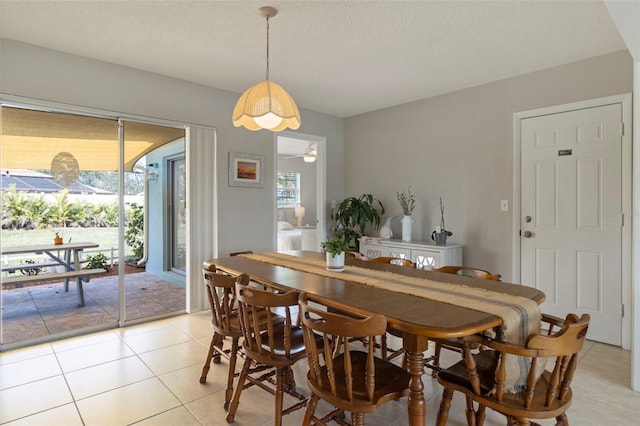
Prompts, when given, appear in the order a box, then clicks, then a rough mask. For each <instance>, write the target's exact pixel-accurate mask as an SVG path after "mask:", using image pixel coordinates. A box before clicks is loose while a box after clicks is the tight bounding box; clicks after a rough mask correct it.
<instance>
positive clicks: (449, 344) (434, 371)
mask: <svg viewBox="0 0 640 426" xmlns="http://www.w3.org/2000/svg"><path fill="white" fill-rule="evenodd" d="M433 271H435V272H443V273H445V274H456V275H462V276H469V277H474V278H479V279H482V280H490V281H501V280H502V276H501V275H500V274H492V273H491V272H489V271H485V270H484V269H478V268H472V267H469V266H441V267H440V268H436V269H434V270H433ZM430 340H431V341H432V342H433V344H434V345H435V346H434V349H433V355H431V356H428V357H425V359H424V366H425V367H427V368H429V369H430V370H431V376H432V377H436V376H437V375H438V371H440V355H441V353H442V349H448V350H450V351H454V352H458V353H460V354H462V353H463V350H462V348H463V344H462V341H461V340H460V339H430ZM472 346H474V345H473V344H472ZM472 349H481V346H480V345H475V346H474V347H473V348H472Z"/></svg>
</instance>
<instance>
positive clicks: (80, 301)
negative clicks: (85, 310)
mask: <svg viewBox="0 0 640 426" xmlns="http://www.w3.org/2000/svg"><path fill="white" fill-rule="evenodd" d="M73 263H74V266H75V270H76V271H79V270H80V268H81V267H82V266H81V265H80V250H74V251H73ZM76 286H77V292H78V305H80V306H84V289H83V288H82V277H81V276H78V278H77V284H76Z"/></svg>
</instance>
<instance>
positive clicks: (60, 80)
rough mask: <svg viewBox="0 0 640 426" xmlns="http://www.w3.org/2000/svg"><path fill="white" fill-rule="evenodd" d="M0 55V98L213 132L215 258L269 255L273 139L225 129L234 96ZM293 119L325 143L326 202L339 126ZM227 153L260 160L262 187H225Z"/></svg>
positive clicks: (314, 117) (137, 74) (110, 69)
mask: <svg viewBox="0 0 640 426" xmlns="http://www.w3.org/2000/svg"><path fill="white" fill-rule="evenodd" d="M0 50H1V52H2V61H1V62H0V93H3V94H8V95H15V96H23V97H29V98H35V99H41V100H46V101H52V102H61V103H66V104H71V105H77V106H83V107H88V108H96V109H103V110H107V111H113V112H120V113H126V114H133V115H141V116H146V117H153V118H160V119H166V120H172V121H177V122H186V123H195V124H201V125H205V126H213V127H216V133H217V147H218V162H217V164H215V166H216V168H217V171H216V176H217V180H218V182H219V191H218V195H219V198H218V208H219V223H220V227H219V234H218V238H219V246H218V247H219V253H220V255H226V254H228V253H229V252H232V251H238V250H247V249H251V250H255V251H264V250H272V249H275V238H274V236H275V230H274V227H275V218H274V212H275V189H274V186H275V151H276V150H275V137H274V134H273V133H271V132H268V131H260V132H250V131H248V130H245V129H244V128H241V129H237V128H235V127H233V124H232V123H231V112H232V110H233V107H234V105H235V102H236V100H237V98H238V97H239V94H238V93H232V92H228V91H224V90H219V89H215V88H212V87H207V86H202V85H198V84H193V83H189V82H186V81H182V80H177V79H174V78H169V77H164V76H161V75H157V74H153V73H149V72H144V71H139V70H135V69H132V68H126V67H122V66H119V65H114V64H110V63H106V62H100V61H95V60H93V59H89V58H84V57H79V56H74V55H69V54H65V53H61V52H57V51H54V50H50V49H44V48H40V47H37V46H33V45H29V44H24V43H19V42H15V41H12V40H6V39H2V40H0ZM187 66H188V64H187ZM211 72H215V70H211ZM292 96H294V98H295V93H292ZM301 116H302V126H301V127H300V129H298V131H300V132H303V133H306V134H313V135H318V136H323V137H326V139H327V164H328V172H327V188H328V190H327V197H328V199H340V198H341V197H342V193H343V191H342V182H343V171H342V145H343V139H342V138H343V136H342V133H343V128H342V123H343V120H342V119H340V118H336V117H332V116H329V115H326V114H320V113H316V112H313V111H309V110H304V109H303V110H301ZM229 151H236V152H245V153H251V154H257V155H264V156H265V188H264V189H255V188H239V187H230V186H228V157H229V156H228V153H229ZM212 184H213V182H212ZM257 212H259V214H256V213H257ZM195 226H197V224H195ZM213 255H214V253H212V254H211V256H213ZM203 260H204V259H203Z"/></svg>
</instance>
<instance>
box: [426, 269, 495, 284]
mask: <svg viewBox="0 0 640 426" xmlns="http://www.w3.org/2000/svg"><path fill="white" fill-rule="evenodd" d="M433 271H436V272H444V273H445V274H456V275H462V276H469V277H474V278H480V279H481V280H492V281H502V275H500V274H492V273H491V272H489V271H485V270H484V269H478V268H471V267H469V266H441V267H440V268H435V269H433Z"/></svg>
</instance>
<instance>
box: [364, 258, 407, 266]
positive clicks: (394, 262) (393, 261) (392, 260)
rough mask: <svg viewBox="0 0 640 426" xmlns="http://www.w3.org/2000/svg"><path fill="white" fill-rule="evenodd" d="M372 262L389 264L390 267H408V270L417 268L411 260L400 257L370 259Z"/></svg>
mask: <svg viewBox="0 0 640 426" xmlns="http://www.w3.org/2000/svg"><path fill="white" fill-rule="evenodd" d="M368 260H369V261H370V262H377V263H387V264H389V265H399V266H406V267H407V268H415V267H416V264H415V263H413V262H412V261H410V260H409V259H401V258H399V257H386V256H384V257H374V258H369V259H368Z"/></svg>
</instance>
